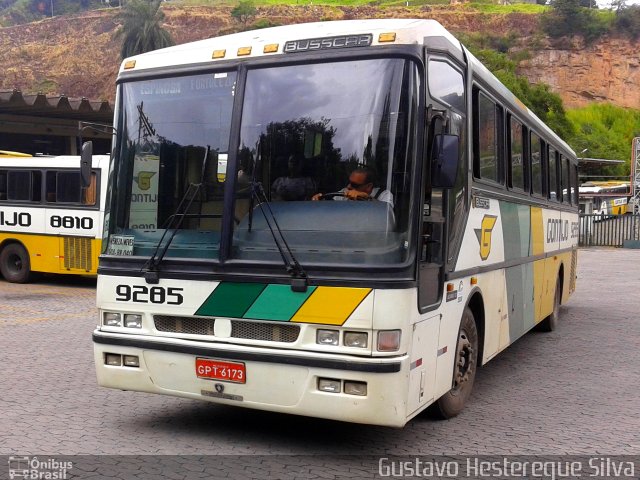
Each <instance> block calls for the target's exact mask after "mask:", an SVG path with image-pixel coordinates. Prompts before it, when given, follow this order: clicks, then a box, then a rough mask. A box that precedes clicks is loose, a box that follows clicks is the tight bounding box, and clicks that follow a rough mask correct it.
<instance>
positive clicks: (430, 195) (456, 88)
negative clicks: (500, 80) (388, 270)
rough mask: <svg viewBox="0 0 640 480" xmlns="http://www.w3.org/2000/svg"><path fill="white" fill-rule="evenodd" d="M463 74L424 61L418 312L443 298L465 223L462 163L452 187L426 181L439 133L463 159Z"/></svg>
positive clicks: (441, 58)
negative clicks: (446, 272)
mask: <svg viewBox="0 0 640 480" xmlns="http://www.w3.org/2000/svg"><path fill="white" fill-rule="evenodd" d="M463 71H464V69H463V68H462V67H461V66H460V64H459V63H458V62H457V61H455V60H454V59H452V58H451V57H450V56H448V55H440V54H431V55H429V56H428V61H427V79H428V81H427V117H428V118H427V142H426V154H425V164H424V176H423V178H424V185H423V191H424V194H423V201H422V226H421V245H420V246H421V248H420V258H419V268H418V270H419V292H418V299H419V300H418V301H419V306H420V310H421V311H426V310H427V309H429V307H430V306H435V305H437V304H439V303H440V300H441V299H442V288H443V277H442V273H443V269H444V266H445V264H455V254H456V252H457V250H458V249H457V245H458V244H459V242H460V241H461V239H462V233H463V230H464V221H465V218H466V216H465V214H464V213H465V197H466V194H465V193H466V192H465V191H464V190H465V185H466V181H465V175H464V172H465V170H464V164H465V162H464V161H459V164H458V172H457V178H456V182H455V185H454V186H453V188H447V189H443V188H436V187H434V186H433V179H432V178H431V175H430V172H431V163H432V159H431V158H430V157H431V155H432V152H431V150H432V147H433V142H434V138H435V136H436V135H439V134H449V135H455V136H457V137H458V148H459V152H460V155H461V159H460V160H462V159H463V158H464V155H465V153H464V152H465V148H464V143H465V142H464V139H465V124H466V122H465V119H466V116H465V114H464V112H465V111H466V102H465V88H464V75H463Z"/></svg>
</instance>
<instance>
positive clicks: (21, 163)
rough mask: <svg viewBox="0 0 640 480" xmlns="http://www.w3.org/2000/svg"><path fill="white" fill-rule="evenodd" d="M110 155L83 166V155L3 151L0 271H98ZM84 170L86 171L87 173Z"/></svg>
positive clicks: (17, 275) (19, 278)
mask: <svg viewBox="0 0 640 480" xmlns="http://www.w3.org/2000/svg"><path fill="white" fill-rule="evenodd" d="M108 167H109V157H108V156H107V155H96V156H94V157H93V164H91V163H87V164H85V167H84V169H83V168H81V164H80V157H79V156H59V157H50V156H35V157H32V156H31V155H26V154H20V153H15V152H0V273H2V278H4V279H5V280H6V281H8V282H14V283H26V282H28V281H30V280H31V279H32V278H33V274H34V273H57V274H79V275H96V272H97V268H98V255H99V254H100V251H101V250H102V248H101V241H102V225H103V222H104V199H105V196H106V190H107V169H108ZM83 170H84V173H83Z"/></svg>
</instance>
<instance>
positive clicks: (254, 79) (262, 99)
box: [107, 58, 419, 265]
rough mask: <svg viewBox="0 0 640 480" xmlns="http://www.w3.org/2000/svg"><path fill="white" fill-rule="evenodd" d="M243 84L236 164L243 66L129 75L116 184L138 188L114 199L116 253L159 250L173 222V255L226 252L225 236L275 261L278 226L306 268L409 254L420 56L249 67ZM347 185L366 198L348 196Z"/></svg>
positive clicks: (235, 254) (250, 253) (245, 256)
mask: <svg viewBox="0 0 640 480" xmlns="http://www.w3.org/2000/svg"><path fill="white" fill-rule="evenodd" d="M242 87H243V92H244V95H243V102H242V112H241V124H240V138H239V143H238V145H239V148H238V150H237V151H236V152H234V153H235V158H236V161H235V162H234V166H235V170H234V171H233V172H232V171H231V170H230V169H228V168H227V166H228V165H227V163H228V160H229V151H228V150H229V145H232V144H235V142H234V141H233V139H231V138H230V135H231V133H232V129H231V120H232V112H233V105H234V97H235V94H236V91H239V90H240V86H239V85H237V76H236V74H235V72H232V71H230V72H226V73H209V74H203V75H193V76H183V77H177V78H171V79H157V80H151V81H139V82H131V83H125V84H123V86H122V95H123V108H122V111H123V113H122V119H121V125H122V127H121V128H123V130H124V134H123V135H124V137H123V140H124V141H121V142H120V166H119V169H118V172H117V177H118V178H117V179H116V181H117V182H118V183H119V184H120V185H122V186H123V187H124V188H127V189H128V190H129V192H130V193H129V194H128V195H122V194H121V193H122V192H120V190H118V195H116V198H119V199H124V198H126V199H130V201H128V202H127V201H126V200H125V201H122V202H120V203H118V202H116V204H115V205H114V212H112V214H111V220H110V221H111V223H112V228H111V239H110V241H109V242H108V243H109V245H112V246H113V247H114V248H112V249H110V250H109V249H108V250H107V253H111V254H121V255H143V256H145V255H152V254H153V250H154V248H155V247H156V246H157V244H158V242H160V239H161V237H162V234H163V233H164V232H165V229H167V228H169V229H176V230H177V231H176V234H175V235H173V236H172V240H171V244H170V245H169V246H168V248H167V251H166V257H181V258H204V259H211V260H217V259H218V258H219V244H220V239H221V237H222V235H227V234H228V235H231V236H232V237H231V248H230V252H229V256H230V257H231V258H233V259H237V260H241V261H259V262H261V263H263V262H268V263H269V262H276V263H277V262H280V261H281V259H280V254H279V250H278V247H279V246H278V245H277V244H276V241H275V240H274V236H275V235H274V233H273V231H272V230H273V229H274V228H277V229H278V230H280V233H281V234H282V237H283V238H284V239H285V240H286V242H287V243H288V245H289V247H290V248H291V250H292V251H293V253H294V254H295V256H296V257H297V259H298V260H299V261H300V262H301V263H303V264H305V265H313V264H355V265H359V264H363V263H366V264H367V265H371V264H397V263H400V262H405V261H407V259H408V251H409V247H410V242H409V239H410V237H411V235H410V232H409V225H410V222H409V218H410V197H411V185H412V179H413V178H414V163H415V161H414V158H415V152H414V151H413V150H414V148H415V140H413V139H414V137H415V120H416V118H415V117H416V113H415V112H416V110H417V102H418V91H419V76H418V69H417V67H416V66H415V64H413V63H412V62H410V61H408V60H405V59H399V58H386V59H380V58H376V59H363V60H357V61H348V62H347V61H343V62H334V63H316V64H301V65H286V66H270V67H264V68H253V69H249V70H248V72H247V76H246V83H245V85H244V86H242ZM236 141H237V140H236ZM190 185H191V187H190ZM117 188H118V189H119V188H120V187H117ZM229 188H233V189H234V194H233V196H230V197H228V201H231V200H232V201H233V202H234V203H233V205H231V206H228V208H226V209H225V208H223V207H224V198H225V196H224V190H225V189H229ZM350 190H357V191H359V192H362V194H361V195H360V198H361V199H362V200H363V201H357V200H350V199H348V198H347V197H348V193H349V191H350ZM258 191H259V192H260V195H257V193H256V192H258ZM314 200H318V201H314ZM267 202H268V205H267V204H266V203H267ZM181 204H182V205H181ZM223 212H231V213H233V215H234V219H233V221H232V222H229V224H232V225H233V232H222V225H224V224H225V222H224V221H223V218H222V217H223ZM182 214H184V215H182ZM107 248H108V247H107Z"/></svg>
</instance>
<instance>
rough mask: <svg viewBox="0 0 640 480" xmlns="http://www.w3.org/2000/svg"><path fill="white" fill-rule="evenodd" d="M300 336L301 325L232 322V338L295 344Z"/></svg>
mask: <svg viewBox="0 0 640 480" xmlns="http://www.w3.org/2000/svg"><path fill="white" fill-rule="evenodd" d="M299 334H300V326H299V325H287V324H282V323H276V324H274V323H262V322H246V321H242V320H231V336H232V337H233V338H246V339H249V340H264V341H266V342H285V343H293V342H295V341H296V340H297V339H298V335H299Z"/></svg>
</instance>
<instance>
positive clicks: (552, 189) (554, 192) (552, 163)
mask: <svg viewBox="0 0 640 480" xmlns="http://www.w3.org/2000/svg"><path fill="white" fill-rule="evenodd" d="M556 157H557V152H556V150H555V148H552V147H549V156H548V157H547V158H548V159H549V161H548V163H547V165H548V166H549V174H548V176H547V179H548V180H549V181H548V182H547V185H548V186H549V198H550V199H551V200H556V201H558V200H561V199H562V197H561V196H560V195H559V194H558V167H557V164H558V159H557V158H556Z"/></svg>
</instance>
